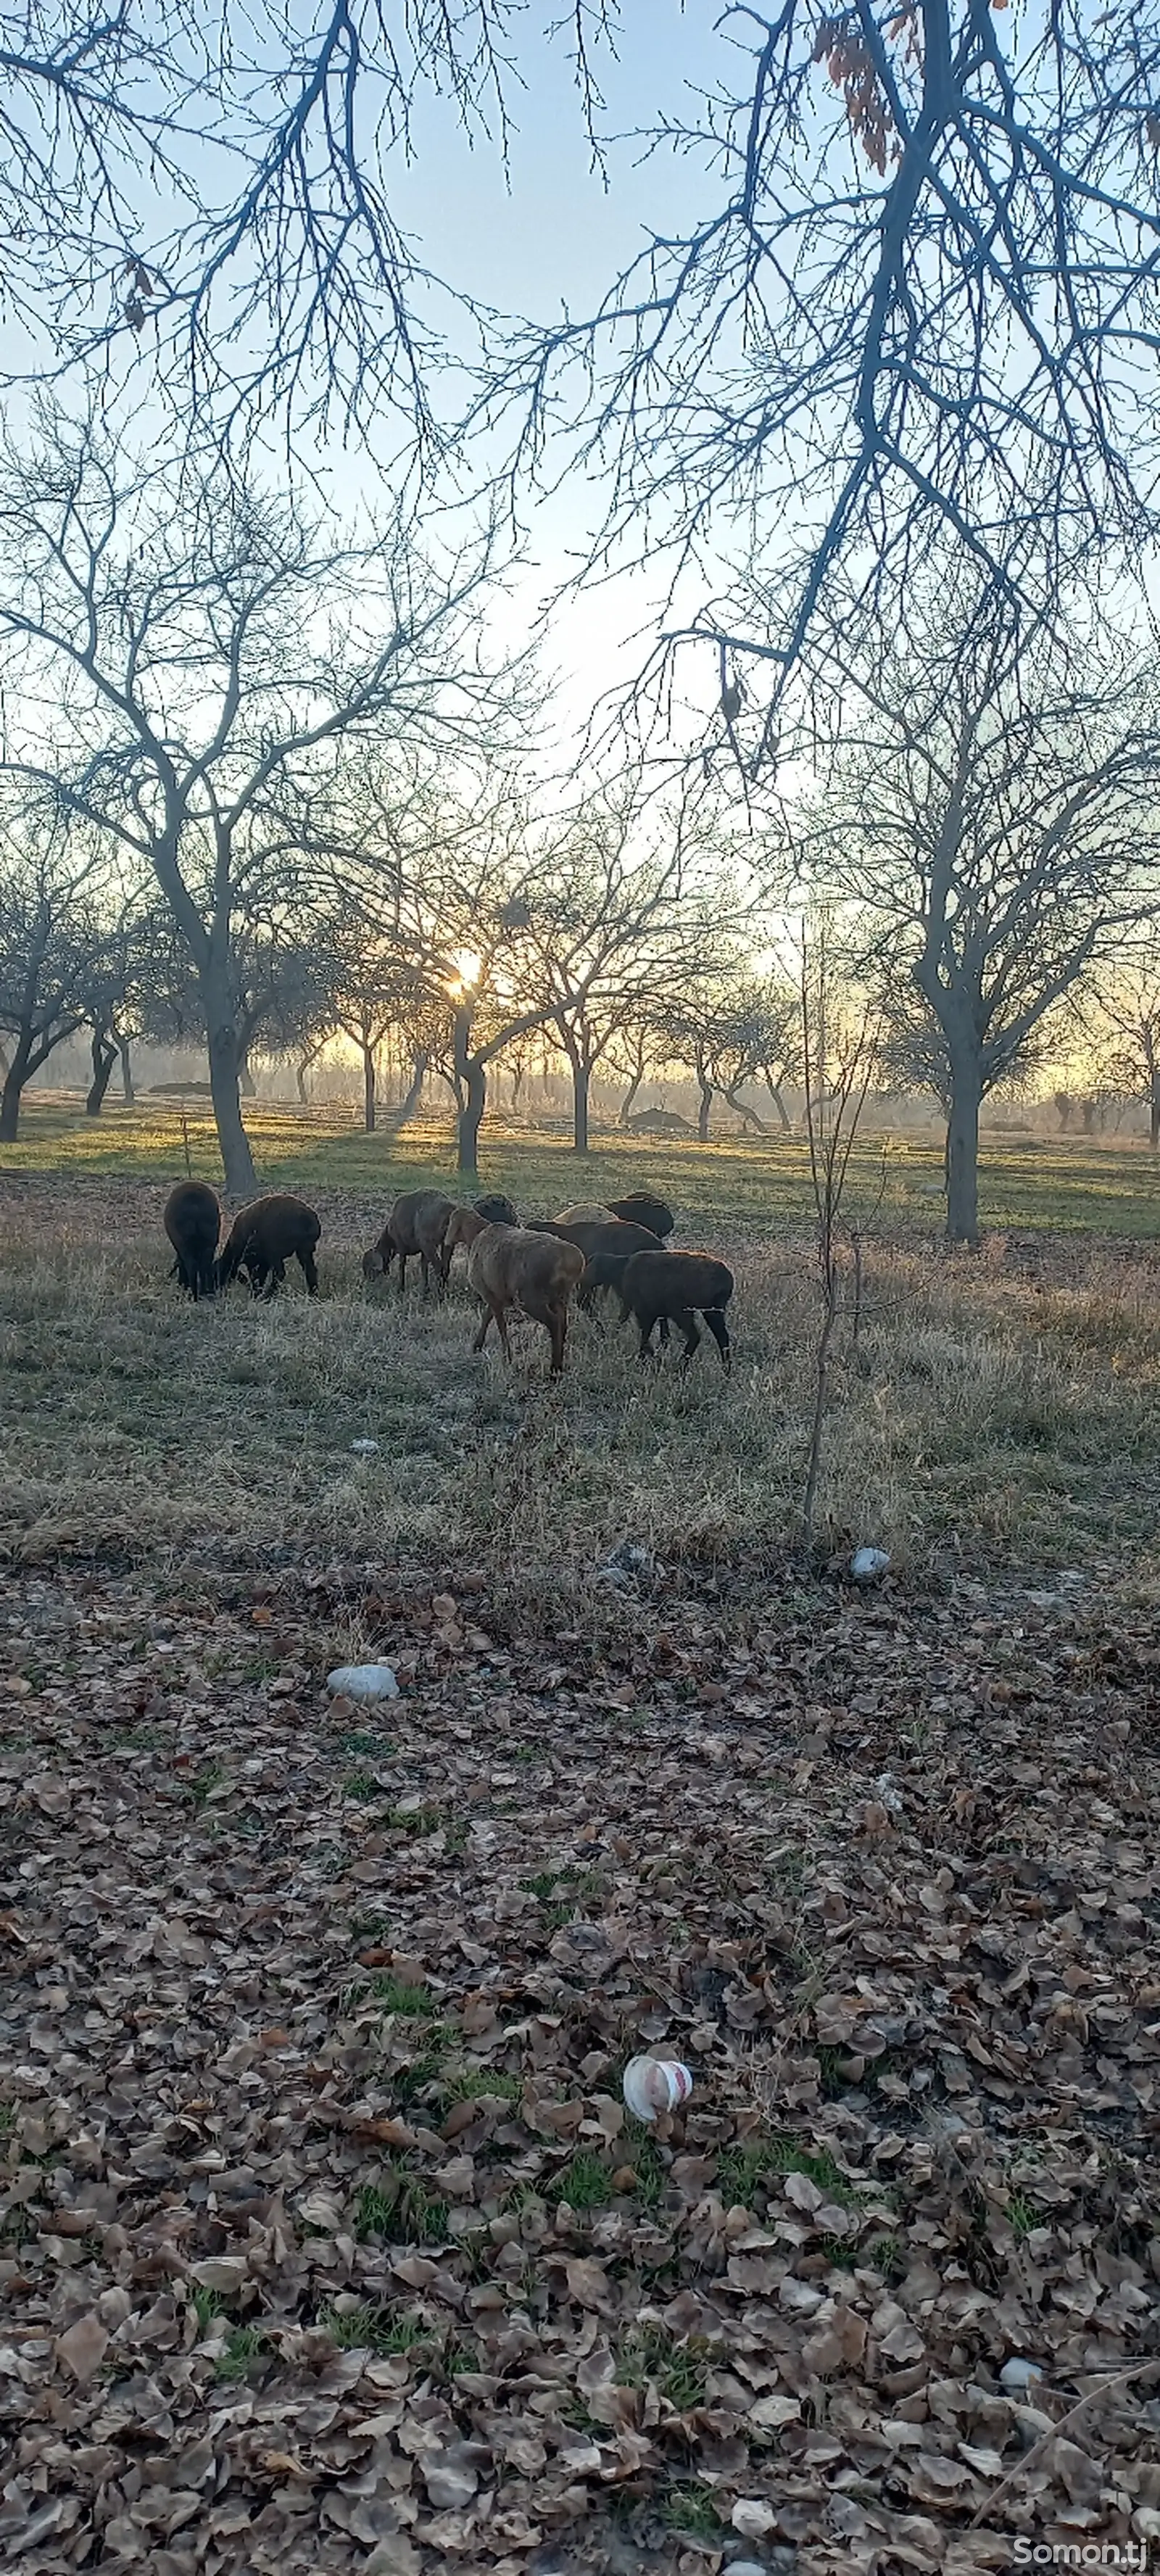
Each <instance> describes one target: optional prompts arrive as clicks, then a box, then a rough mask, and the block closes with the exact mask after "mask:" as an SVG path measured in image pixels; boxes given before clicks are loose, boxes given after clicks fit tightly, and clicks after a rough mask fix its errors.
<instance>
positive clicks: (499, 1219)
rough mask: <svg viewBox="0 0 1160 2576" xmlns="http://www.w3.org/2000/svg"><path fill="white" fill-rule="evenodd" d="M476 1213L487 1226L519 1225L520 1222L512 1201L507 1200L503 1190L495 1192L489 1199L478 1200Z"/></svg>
mask: <svg viewBox="0 0 1160 2576" xmlns="http://www.w3.org/2000/svg"><path fill="white" fill-rule="evenodd" d="M475 1213H476V1215H477V1216H481V1217H482V1218H483V1219H484V1222H485V1224H487V1225H518V1224H519V1221H520V1220H519V1217H518V1215H517V1213H516V1210H515V1208H514V1207H513V1206H512V1203H511V1200H510V1199H505V1197H504V1195H503V1191H502V1190H493V1191H492V1192H491V1195H490V1197H489V1198H485V1199H477V1200H476V1202H475Z"/></svg>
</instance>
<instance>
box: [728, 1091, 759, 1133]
mask: <svg viewBox="0 0 1160 2576" xmlns="http://www.w3.org/2000/svg"><path fill="white" fill-rule="evenodd" d="M725 1097H726V1100H727V1101H728V1103H729V1106H730V1108H731V1109H735V1110H736V1112H737V1115H738V1117H739V1119H740V1120H741V1124H742V1127H743V1128H745V1127H753V1128H754V1129H755V1130H756V1132H757V1134H758V1135H759V1136H764V1135H765V1134H766V1132H767V1130H766V1125H765V1120H764V1118H759V1117H758V1115H757V1111H756V1109H749V1108H747V1107H746V1104H745V1102H744V1101H743V1100H739V1099H738V1097H737V1094H736V1092H735V1091H727V1092H726V1094H725Z"/></svg>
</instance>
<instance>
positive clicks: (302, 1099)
mask: <svg viewBox="0 0 1160 2576" xmlns="http://www.w3.org/2000/svg"><path fill="white" fill-rule="evenodd" d="M294 1080H295V1082H296V1084H297V1086H298V1106H299V1108H300V1109H309V1107H310V1102H309V1100H308V1098H307V1094H306V1067H305V1065H304V1064H296V1065H295V1067H294Z"/></svg>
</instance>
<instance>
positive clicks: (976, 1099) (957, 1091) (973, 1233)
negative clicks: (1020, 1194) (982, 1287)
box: [946, 1063, 982, 1243]
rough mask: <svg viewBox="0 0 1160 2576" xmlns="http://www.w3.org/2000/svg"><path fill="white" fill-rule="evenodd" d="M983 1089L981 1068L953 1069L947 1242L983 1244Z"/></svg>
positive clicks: (968, 1066)
mask: <svg viewBox="0 0 1160 2576" xmlns="http://www.w3.org/2000/svg"><path fill="white" fill-rule="evenodd" d="M981 1103H982V1085H981V1083H980V1081H979V1070H978V1066H977V1065H976V1064H973V1063H969V1064H962V1065H956V1064H952V1066H951V1105H950V1115H949V1117H948V1119H947V1155H946V1175H947V1240H948V1242H950V1243H977V1242H978V1240H979V1109H980V1106H981Z"/></svg>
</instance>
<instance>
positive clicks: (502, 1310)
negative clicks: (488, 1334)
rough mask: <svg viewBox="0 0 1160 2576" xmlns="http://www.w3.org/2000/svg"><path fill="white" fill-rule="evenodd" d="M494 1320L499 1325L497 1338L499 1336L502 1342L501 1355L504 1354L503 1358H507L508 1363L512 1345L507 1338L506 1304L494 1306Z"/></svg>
mask: <svg viewBox="0 0 1160 2576" xmlns="http://www.w3.org/2000/svg"><path fill="white" fill-rule="evenodd" d="M495 1320H496V1322H497V1324H498V1325H499V1338H500V1342H501V1344H502V1346H503V1355H504V1358H505V1360H507V1361H508V1362H509V1363H510V1360H511V1355H512V1346H511V1343H510V1342H509V1340H508V1328H507V1308H506V1306H497V1307H496V1309H495Z"/></svg>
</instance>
